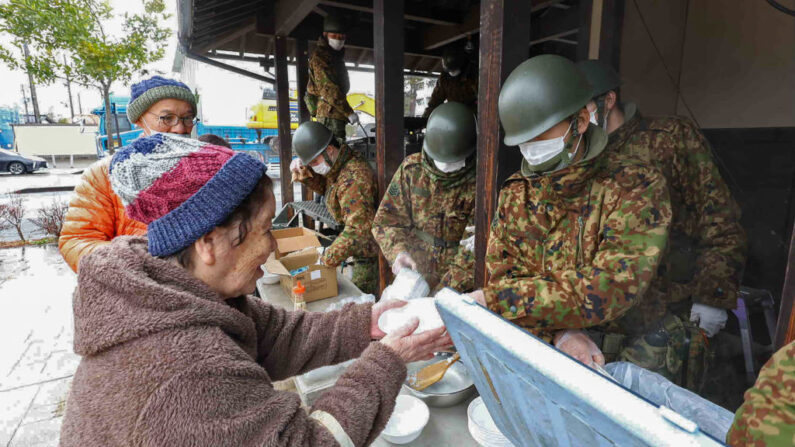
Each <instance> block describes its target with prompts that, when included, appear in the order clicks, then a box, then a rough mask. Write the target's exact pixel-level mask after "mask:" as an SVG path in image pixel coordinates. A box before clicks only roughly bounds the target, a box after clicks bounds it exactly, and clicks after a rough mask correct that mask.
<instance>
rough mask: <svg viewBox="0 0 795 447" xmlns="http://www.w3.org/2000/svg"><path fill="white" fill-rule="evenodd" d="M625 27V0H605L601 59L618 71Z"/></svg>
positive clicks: (600, 50)
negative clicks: (622, 31) (622, 34)
mask: <svg viewBox="0 0 795 447" xmlns="http://www.w3.org/2000/svg"><path fill="white" fill-rule="evenodd" d="M623 29H624V0H604V4H603V5H602V32H601V34H600V36H601V37H600V39H599V59H601V60H603V61H605V62H607V63H608V64H610V65H612V66H613V68H615V70H616V71H617V72H620V70H619V62H620V59H621V30H623Z"/></svg>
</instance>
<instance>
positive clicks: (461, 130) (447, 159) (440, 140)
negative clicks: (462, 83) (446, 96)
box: [422, 102, 477, 163]
mask: <svg viewBox="0 0 795 447" xmlns="http://www.w3.org/2000/svg"><path fill="white" fill-rule="evenodd" d="M476 127H477V123H476V121H475V115H474V114H473V113H472V110H470V109H469V107H467V106H465V105H463V104H461V103H458V102H447V103H444V104H442V105H440V106H439V107H437V108H436V109H435V110H434V111H433V113H431V116H430V117H428V126H427V127H426V129H425V141H424V142H423V143H422V149H423V150H424V151H425V153H426V154H428V156H429V157H431V158H432V159H433V160H435V161H438V162H441V163H455V162H457V161H461V160H465V159H466V158H467V157H469V156H470V155H472V154H473V153H474V152H475V146H476V145H477V131H476Z"/></svg>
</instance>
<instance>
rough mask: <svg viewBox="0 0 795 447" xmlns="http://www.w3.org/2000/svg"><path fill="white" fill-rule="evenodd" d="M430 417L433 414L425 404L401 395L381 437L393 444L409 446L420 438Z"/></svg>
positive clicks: (411, 397) (412, 397) (414, 398)
mask: <svg viewBox="0 0 795 447" xmlns="http://www.w3.org/2000/svg"><path fill="white" fill-rule="evenodd" d="M430 417H431V412H430V410H428V405H426V404H425V402H423V401H421V400H419V399H417V398H416V397H414V396H408V395H405V394H401V395H400V396H398V397H397V401H396V402H395V410H394V411H393V412H392V417H390V418H389V421H388V422H387V423H386V427H385V428H384V431H382V432H381V436H382V437H383V438H384V439H385V440H386V441H389V442H391V443H392V444H408V443H409V442H411V441H414V440H415V439H417V438H419V437H420V434H421V433H422V429H424V428H425V426H426V425H428V419H430Z"/></svg>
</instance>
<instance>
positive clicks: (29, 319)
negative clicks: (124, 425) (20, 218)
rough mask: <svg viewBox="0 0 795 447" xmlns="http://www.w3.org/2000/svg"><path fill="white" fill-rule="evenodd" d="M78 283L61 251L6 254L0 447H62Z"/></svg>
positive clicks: (0, 273) (0, 319)
mask: <svg viewBox="0 0 795 447" xmlns="http://www.w3.org/2000/svg"><path fill="white" fill-rule="evenodd" d="M76 282H77V277H76V275H75V274H74V273H73V272H72V271H71V270H70V269H69V267H68V266H67V265H66V263H64V261H63V259H62V258H61V255H60V253H59V252H58V248H57V246H55V245H46V246H36V247H32V246H29V247H21V248H9V249H2V250H0V340H3V349H2V351H0V446H8V447H32V446H55V445H58V438H59V433H60V425H61V419H62V416H63V411H64V404H65V401H66V396H67V393H68V390H69V384H70V383H71V378H72V376H73V374H74V371H75V369H76V368H77V365H78V362H79V359H80V358H79V357H78V356H77V355H75V354H74V353H73V352H72V339H73V324H72V292H73V291H74V287H75V285H76Z"/></svg>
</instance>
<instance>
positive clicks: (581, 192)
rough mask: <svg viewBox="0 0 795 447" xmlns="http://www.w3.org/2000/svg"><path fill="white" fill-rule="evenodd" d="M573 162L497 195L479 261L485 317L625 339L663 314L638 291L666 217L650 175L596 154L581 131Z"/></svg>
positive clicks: (653, 263) (600, 135) (650, 272)
mask: <svg viewBox="0 0 795 447" xmlns="http://www.w3.org/2000/svg"><path fill="white" fill-rule="evenodd" d="M584 141H585V142H586V144H587V145H588V146H587V148H588V151H587V152H586V156H585V158H584V159H583V160H582V161H579V162H577V163H575V164H574V165H572V166H569V167H568V168H564V169H561V170H559V171H555V172H551V173H545V174H540V175H532V174H531V173H530V172H529V170H527V166H526V164H523V169H522V173H517V174H514V175H513V176H512V177H510V178H509V179H508V180H507V181H506V182H505V184H504V186H503V189H502V190H501V191H500V197H499V202H498V208H497V210H496V213H495V217H494V220H493V221H492V226H491V233H490V235H489V244H488V249H487V253H486V267H487V269H488V271H489V274H490V279H489V283H488V284H487V286H486V287H485V288H484V293H485V295H486V301H487V304H488V306H489V308H490V309H491V310H492V311H494V312H496V313H499V314H501V315H502V316H503V317H505V318H507V319H510V320H515V322H516V323H517V324H520V325H521V326H523V327H525V328H527V329H529V330H531V331H532V332H535V333H537V334H538V333H539V332H542V331H545V330H552V329H565V328H585V327H592V326H597V325H604V324H605V323H608V322H610V323H609V324H608V325H606V326H602V328H603V329H604V330H605V331H609V332H619V333H623V334H625V335H635V334H639V333H641V332H642V331H644V330H646V329H647V328H648V326H649V325H650V324H651V323H653V322H656V321H658V320H659V318H660V317H661V316H662V315H663V314H664V313H665V306H664V305H661V304H662V303H659V302H651V301H650V300H647V299H646V298H647V297H646V291H647V290H648V288H649V285H650V284H651V281H652V280H653V279H654V276H655V274H656V270H657V267H658V265H659V262H660V260H661V258H662V254H663V251H664V250H665V246H666V243H667V235H668V228H669V226H670V222H671V208H670V202H669V200H668V192H667V188H666V185H665V179H664V178H663V177H662V175H661V174H660V173H659V172H657V171H656V170H655V169H653V168H650V167H647V166H646V165H644V164H641V163H639V162H635V161H632V160H628V159H627V160H618V159H615V160H614V159H613V158H612V157H609V156H608V154H607V153H602V154H600V152H602V151H603V150H604V147H605V145H606V141H607V137H606V135H605V133H604V132H603V131H602V130H601V129H599V128H597V127H595V126H593V125H591V127H590V128H589V130H588V132H587V133H586V136H585V139H584Z"/></svg>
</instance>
